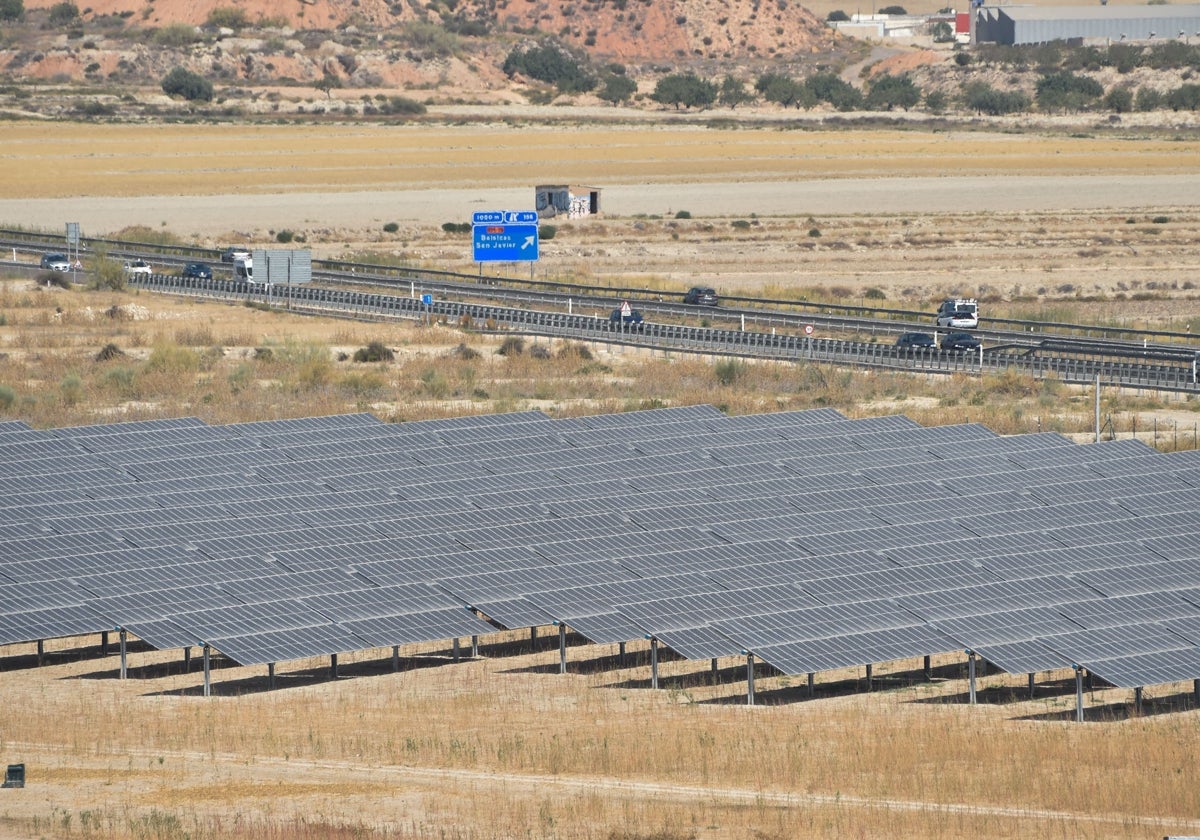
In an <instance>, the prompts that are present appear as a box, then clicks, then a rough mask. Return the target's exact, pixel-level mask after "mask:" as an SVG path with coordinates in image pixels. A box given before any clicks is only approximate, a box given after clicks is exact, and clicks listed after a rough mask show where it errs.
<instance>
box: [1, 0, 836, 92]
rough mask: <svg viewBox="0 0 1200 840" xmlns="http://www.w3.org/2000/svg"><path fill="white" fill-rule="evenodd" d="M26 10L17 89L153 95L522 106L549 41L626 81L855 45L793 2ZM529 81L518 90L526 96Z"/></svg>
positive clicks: (206, 3) (8, 50) (505, 1)
mask: <svg viewBox="0 0 1200 840" xmlns="http://www.w3.org/2000/svg"><path fill="white" fill-rule="evenodd" d="M70 5H71V4H69V3H66V4H64V3H62V2H60V0H25V9H26V13H25V17H24V20H23V21H21V22H19V23H6V24H4V25H3V30H2V31H3V42H2V43H0V46H2V47H3V49H2V50H0V71H2V72H3V73H4V74H5V75H6V76H7V77H8V78H9V79H11V80H13V81H17V82H21V81H43V82H44V81H52V82H56V83H59V84H63V83H72V82H82V83H91V84H95V85H98V86H99V85H121V86H125V87H127V88H129V87H136V86H138V85H142V86H146V87H153V86H155V85H157V84H158V82H159V81H160V80H161V78H162V76H163V75H164V74H165V73H166V72H167V71H168V70H169V69H170V68H171V67H173V66H176V65H181V66H184V67H185V68H187V69H189V70H192V71H193V72H196V73H199V74H201V75H203V76H205V77H206V78H209V79H211V80H212V81H213V83H214V84H215V85H218V86H226V87H236V86H239V85H246V86H259V87H261V86H268V85H271V84H275V83H279V84H283V85H293V86H305V85H308V84H311V83H313V82H317V81H319V80H323V79H332V80H333V84H334V85H335V86H337V87H342V88H362V89H372V90H374V89H384V90H391V91H394V92H395V91H399V92H404V91H414V92H416V93H413V94H410V95H413V96H415V97H416V98H421V99H425V98H428V97H429V94H428V92H429V91H432V90H435V89H436V90H438V91H439V95H440V96H443V97H450V98H451V99H453V98H459V99H466V100H469V101H470V100H479V101H494V100H500V101H504V100H508V101H516V100H520V99H521V98H522V94H520V93H513V92H512V91H511V90H510V88H512V86H513V84H512V80H510V79H509V78H508V77H506V76H505V74H504V73H503V72H502V70H501V67H502V66H503V63H504V59H505V57H506V56H507V55H508V53H509V52H510V51H511V50H512V49H513V48H514V47H515V46H518V45H520V44H522V43H532V42H534V41H535V40H539V39H544V38H547V37H549V38H552V39H553V40H554V41H555V42H556V43H559V44H561V45H563V46H564V47H566V48H568V49H571V50H573V51H576V52H577V55H579V56H580V58H581V60H583V61H586V62H590V64H591V66H592V67H594V68H603V67H607V66H612V65H614V64H620V65H622V67H624V68H626V69H627V71H628V72H629V73H630V74H631V76H634V77H638V76H643V77H644V76H646V75H647V74H649V75H653V74H655V73H657V74H659V75H661V74H663V73H666V72H671V71H675V70H681V69H686V70H689V71H695V72H698V73H708V74H717V73H726V72H734V71H736V70H737V69H738V68H744V67H759V68H761V67H763V66H766V65H767V64H768V63H770V64H772V65H775V66H781V67H792V68H795V69H797V70H800V69H801V68H803V67H804V66H811V65H813V64H814V63H817V62H822V61H837V57H838V55H839V54H840V52H841V50H842V49H843V48H845V47H846V46H848V45H849V42H847V41H845V40H843V39H838V38H837V37H836V36H835V34H834V33H832V32H831V31H830V30H829V29H828V28H827V27H825V26H824V25H822V23H821V21H820V20H819V19H818V18H817V17H816V16H814V15H813V14H812V13H811V12H809V11H807V10H806V9H805V8H803V7H802V6H800V5H798V4H797V3H794V2H790V1H789V0H767V2H764V0H584V2H577V3H576V2H569V1H567V2H564V1H563V0H396V2H389V1H388V0H91V2H88V3H87V4H86V5H80V6H77V8H78V11H79V14H78V16H77V17H75V18H70V17H69V13H67V12H65V11H64V9H63V7H64V6H70ZM520 81H521V80H519V79H518V80H517V82H518V83H520Z"/></svg>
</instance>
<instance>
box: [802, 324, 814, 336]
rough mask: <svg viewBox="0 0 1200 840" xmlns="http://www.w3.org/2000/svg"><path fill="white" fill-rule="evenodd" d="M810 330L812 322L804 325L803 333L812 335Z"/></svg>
mask: <svg viewBox="0 0 1200 840" xmlns="http://www.w3.org/2000/svg"><path fill="white" fill-rule="evenodd" d="M812 330H813V327H812V324H805V325H804V334H805V335H812Z"/></svg>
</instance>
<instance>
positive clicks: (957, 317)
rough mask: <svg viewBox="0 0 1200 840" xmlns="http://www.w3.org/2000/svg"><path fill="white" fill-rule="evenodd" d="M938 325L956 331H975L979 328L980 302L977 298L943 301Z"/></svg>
mask: <svg viewBox="0 0 1200 840" xmlns="http://www.w3.org/2000/svg"><path fill="white" fill-rule="evenodd" d="M937 325H938V326H939V327H950V328H951V329H956V330H963V329H966V330H973V329H975V328H976V327H978V326H979V302H978V301H977V300H975V298H952V299H950V300H945V301H942V305H941V306H939V307H938V311H937Z"/></svg>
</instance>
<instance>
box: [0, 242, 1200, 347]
mask: <svg viewBox="0 0 1200 840" xmlns="http://www.w3.org/2000/svg"><path fill="white" fill-rule="evenodd" d="M81 245H82V248H83V250H84V252H85V253H86V252H87V251H88V250H89V249H91V248H92V247H94V246H95V245H101V246H103V247H105V248H107V249H108V250H109V253H110V254H111V255H112V256H114V257H120V258H125V257H133V256H141V257H151V258H153V256H155V255H159V256H164V255H165V256H173V257H175V258H177V259H178V260H179V261H180V262H186V261H188V260H199V261H205V262H214V263H216V262H218V261H219V258H220V251H217V250H213V249H210V248H197V247H191V246H183V245H158V244H153V243H144V242H130V241H125V240H115V239H102V238H86V237H85V238H83V239H82V243H81ZM14 246H15V247H20V248H22V249H25V250H32V251H39V250H40V251H42V252H45V251H50V250H63V248H64V245H63V236H62V235H61V234H49V233H36V232H28V231H19V230H6V229H0V247H14ZM312 267H313V274H314V279H318V280H327V281H331V282H338V283H343V284H345V283H357V284H361V285H380V286H382V287H385V288H392V289H394V290H400V289H402V288H403V287H405V286H408V287H410V288H411V287H413V286H416V285H421V286H422V287H424V288H425V289H427V290H440V291H444V292H445V293H447V294H464V295H465V294H467V293H468V290H473V294H474V295H481V294H488V295H492V296H495V297H497V298H501V299H509V300H517V299H519V296H520V294H521V290H525V292H526V293H527V294H529V295H530V297H531V298H534V297H536V298H540V299H541V300H542V301H543V302H553V304H554V305H558V304H560V303H561V302H563V301H565V300H568V299H570V298H575V299H578V300H582V301H589V302H591V303H593V304H596V305H600V303H601V302H603V303H612V302H614V301H621V300H630V301H632V302H633V303H634V304H635V306H638V307H640V308H641V309H643V310H645V311H647V312H651V313H655V312H657V313H660V314H671V315H678V314H680V313H687V314H688V315H690V316H693V317H702V318H705V319H707V320H730V319H737V318H744V319H746V320H747V321H748V322H750V323H751V324H763V325H765V326H768V327H769V326H778V327H780V328H782V329H795V328H796V327H797V326H798V325H800V324H802V323H803V322H804V319H808V320H810V321H812V322H814V323H817V324H820V325H821V326H822V327H824V328H826V329H839V328H841V329H847V330H854V331H870V330H878V331H879V332H880V333H883V334H896V333H898V332H904V331H909V330H923V331H929V332H932V331H933V327H932V326H930V324H931V322H932V320H933V316H932V314H931V313H929V312H924V311H914V310H907V309H890V308H886V307H877V306H868V305H866V304H865V303H864V304H862V305H858V306H855V305H852V304H833V303H818V302H811V301H795V300H779V299H770V298H757V297H739V296H730V295H726V296H725V297H724V298H723V302H724V303H725V304H726V305H725V306H722V307H716V308H714V307H705V306H686V305H684V304H683V303H682V297H683V296H682V293H680V294H679V295H678V297H677V298H676V300H677V301H678V302H675V303H672V302H671V301H668V300H666V297H672V296H670V295H664V293H663V292H662V291H661V290H654V289H644V288H642V289H638V288H628V287H610V288H597V287H595V286H586V285H582V284H576V283H570V282H566V281H562V280H534V279H532V278H519V277H496V276H488V277H484V276H482V275H475V274H464V273H461V272H453V271H441V270H435V269H426V268H419V267H415V266H391V265H379V264H371V263H354V262H346V261H341V260H313V262H312ZM485 289H486V291H485ZM981 326H982V327H984V328H985V329H984V332H985V333H987V334H988V335H989V336H990V337H991V338H993V340H996V341H1000V342H1004V343H1008V342H1012V343H1022V344H1026V345H1029V346H1033V345H1035V344H1036V343H1037V342H1038V341H1039V340H1040V339H1041V338H1042V337H1043V336H1044V335H1045V334H1046V333H1048V332H1053V333H1055V334H1058V335H1066V336H1071V337H1075V338H1079V339H1084V340H1086V339H1099V340H1103V341H1108V342H1113V341H1125V342H1130V343H1131V344H1130V346H1131V347H1137V346H1139V345H1145V344H1147V343H1150V342H1153V343H1154V345H1156V346H1158V347H1162V348H1170V347H1171V346H1172V345H1175V346H1178V345H1179V344H1180V343H1182V344H1184V345H1188V346H1190V345H1191V342H1194V341H1195V340H1196V337H1195V336H1194V335H1191V334H1190V333H1188V332H1182V333H1181V332H1175V331H1162V330H1143V329H1135V328H1131V327H1110V326H1099V325H1084V324H1068V323H1062V322H1034V321H1022V320H1015V319H1006V318H989V317H985V318H983V319H982V321H981Z"/></svg>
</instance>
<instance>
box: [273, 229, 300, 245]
mask: <svg viewBox="0 0 1200 840" xmlns="http://www.w3.org/2000/svg"><path fill="white" fill-rule="evenodd" d="M295 238H296V234H294V233H292V231H290V230H281V231H279V233H277V234H275V241H276V242H282V243H284V244H287V243H288V242H291V241H292V240H293V239H295Z"/></svg>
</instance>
